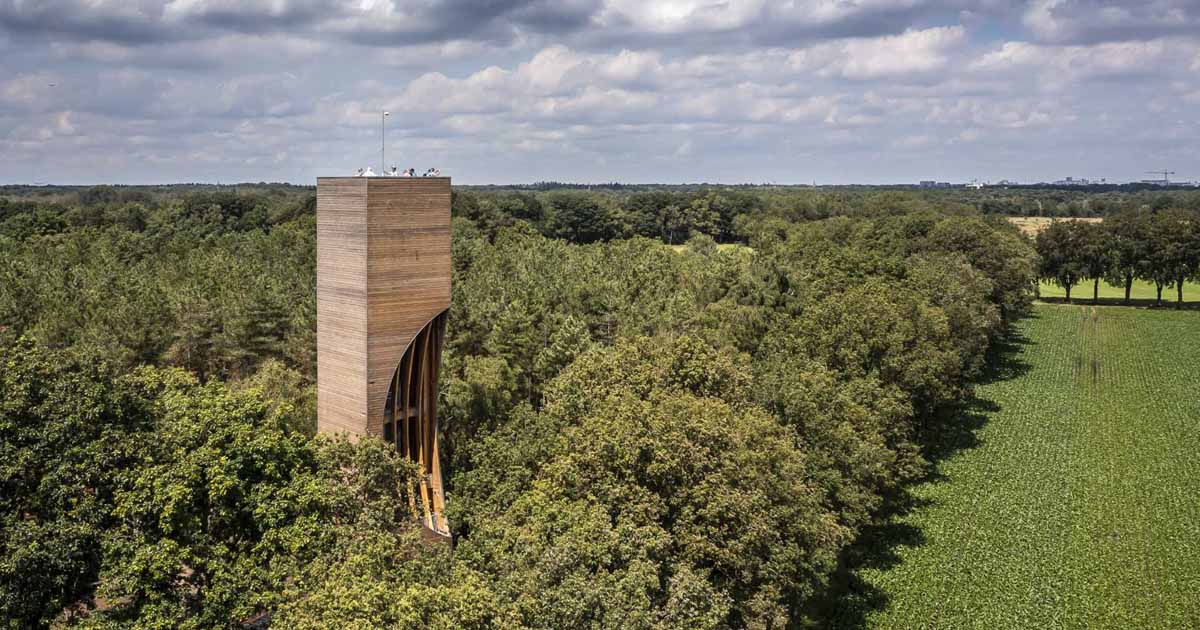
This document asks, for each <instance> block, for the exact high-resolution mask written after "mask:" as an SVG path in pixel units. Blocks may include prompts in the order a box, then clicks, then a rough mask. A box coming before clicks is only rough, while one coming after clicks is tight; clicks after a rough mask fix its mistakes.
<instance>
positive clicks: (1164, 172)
mask: <svg viewBox="0 0 1200 630" xmlns="http://www.w3.org/2000/svg"><path fill="white" fill-rule="evenodd" d="M1146 172H1147V173H1150V174H1151V175H1162V183H1163V186H1168V185H1170V184H1171V180H1169V179H1167V176H1168V175H1174V174H1175V171H1167V170H1162V171H1146Z"/></svg>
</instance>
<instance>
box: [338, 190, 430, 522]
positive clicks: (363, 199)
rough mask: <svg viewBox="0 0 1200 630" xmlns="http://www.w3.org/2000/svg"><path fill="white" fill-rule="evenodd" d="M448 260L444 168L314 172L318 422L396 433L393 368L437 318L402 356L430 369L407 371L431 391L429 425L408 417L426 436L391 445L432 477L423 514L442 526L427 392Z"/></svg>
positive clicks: (352, 430)
mask: <svg viewBox="0 0 1200 630" xmlns="http://www.w3.org/2000/svg"><path fill="white" fill-rule="evenodd" d="M450 269H451V266H450V179H449V178H447V177H321V178H318V179H317V428H318V430H319V431H322V432H335V433H348V434H350V435H354V436H360V435H373V436H380V437H384V438H387V439H389V440H391V441H393V443H396V442H399V441H400V440H399V438H400V437H401V436H399V435H397V433H399V431H397V429H399V428H400V427H399V426H398V424H397V422H399V421H400V418H398V417H397V416H396V414H397V413H398V412H397V410H396V408H394V407H395V405H394V403H393V399H394V397H389V394H390V393H392V390H393V388H394V387H395V386H396V385H397V384H399V378H400V377H399V376H397V368H398V367H400V365H401V362H402V359H403V358H404V357H405V356H406V354H405V353H406V351H407V350H409V349H410V344H412V342H413V341H414V339H417V337H418V335H419V334H421V333H422V331H423V330H425V329H426V327H427V325H429V324H432V323H435V319H436V320H437V321H436V325H435V328H436V332H435V331H434V330H429V331H427V334H425V335H423V336H422V338H421V340H420V341H421V344H422V346H423V345H424V344H433V343H436V346H437V347H436V348H432V347H431V348H430V349H428V350H426V349H423V348H422V349H421V350H420V351H419V353H418V354H419V359H420V360H414V359H413V358H412V356H409V360H408V361H407V362H408V364H409V365H410V366H412V365H415V366H417V367H421V368H423V369H424V370H426V371H425V372H424V373H423V374H424V376H423V377H421V379H420V383H421V384H420V385H419V386H418V385H417V383H418V381H417V380H414V381H411V383H413V386H414V387H417V389H413V390H411V391H413V392H416V391H418V390H420V391H425V390H426V389H427V388H430V387H431V388H432V390H431V391H432V398H431V399H428V397H427V396H417V398H420V399H421V400H420V402H421V405H422V406H421V409H420V412H421V413H420V414H419V415H420V416H421V418H422V421H423V422H426V423H429V426H425V427H420V426H415V425H414V426H413V427H412V430H413V431H416V432H417V433H416V434H419V435H423V436H425V438H428V439H430V440H432V442H428V443H427V442H426V441H425V438H422V439H421V440H418V441H417V442H412V443H409V444H407V445H404V444H397V447H398V448H400V450H401V451H402V452H404V453H405V455H407V456H409V457H412V458H413V459H414V460H415V461H418V462H419V463H420V464H421V465H422V467H423V468H424V469H425V470H426V473H427V474H428V475H430V476H431V477H432V476H434V473H436V476H437V477H438V478H437V479H436V484H435V485H436V487H434V485H427V486H424V487H422V488H421V493H422V495H423V496H424V497H425V502H426V504H427V505H429V506H430V507H431V508H432V509H433V510H435V511H436V514H428V515H423V518H422V520H423V521H424V522H425V523H426V525H428V526H430V528H431V529H433V530H434V531H435V532H438V533H442V532H444V531H445V520H444V519H442V518H441V514H440V513H441V483H440V481H441V480H440V473H441V471H440V467H438V466H434V464H435V463H436V455H437V446H436V434H437V425H436V411H435V407H434V406H433V405H432V403H431V402H429V400H433V401H436V398H437V371H438V370H437V368H438V366H437V364H436V362H437V361H440V357H441V340H442V336H443V333H442V331H443V330H444V326H445V317H444V313H445V311H446V310H447V309H448V308H450ZM439 316H440V317H439ZM430 362H433V364H432V365H431V364H430ZM414 378H415V377H414ZM407 393H408V391H407V390H406V392H405V396H404V397H405V398H407V397H408V396H407ZM414 395H415V394H414ZM426 405H427V406H426ZM406 417H407V416H406ZM421 431H425V432H424V433H421Z"/></svg>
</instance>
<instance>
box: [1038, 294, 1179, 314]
mask: <svg viewBox="0 0 1200 630" xmlns="http://www.w3.org/2000/svg"><path fill="white" fill-rule="evenodd" d="M1038 300H1039V301H1041V302H1045V303H1046V304H1071V305H1073V306H1124V307H1126V308H1153V309H1163V310H1178V309H1182V310H1185V311H1194V310H1200V302H1189V301H1187V300H1184V302H1183V304H1182V305H1180V304H1179V303H1178V302H1176V301H1175V296H1174V294H1171V296H1170V297H1168V296H1167V295H1166V294H1165V292H1164V294H1163V301H1162V303H1161V304H1159V303H1156V302H1155V301H1154V298H1131V299H1130V300H1129V302H1128V303H1126V302H1125V299H1124V298H1107V297H1102V298H1100V299H1099V300H1097V301H1095V302H1093V301H1092V297H1091V295H1088V296H1087V297H1079V296H1075V297H1072V298H1071V301H1070V302H1067V300H1066V298H1061V297H1041V298H1038Z"/></svg>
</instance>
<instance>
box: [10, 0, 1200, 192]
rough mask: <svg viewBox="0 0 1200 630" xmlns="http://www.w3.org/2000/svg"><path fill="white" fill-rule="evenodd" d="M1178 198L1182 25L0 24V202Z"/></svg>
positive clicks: (924, 2)
mask: <svg viewBox="0 0 1200 630" xmlns="http://www.w3.org/2000/svg"><path fill="white" fill-rule="evenodd" d="M383 110H387V111H389V112H390V115H389V117H388V118H387V120H386V141H387V158H386V159H387V164H388V166H391V165H393V164H394V165H397V166H399V167H400V168H407V167H413V168H416V169H417V171H418V172H422V171H424V170H426V169H427V168H428V167H432V166H436V167H438V168H440V169H441V171H442V173H443V174H445V175H450V176H452V177H453V178H454V181H455V183H464V184H486V183H528V182H536V181H571V182H583V183H599V182H612V181H619V182H626V183H649V182H661V183H678V182H711V183H731V184H732V183H780V184H789V183H813V182H816V183H818V184H846V183H864V184H870V183H880V184H882V183H910V182H915V181H918V180H924V179H938V180H946V181H955V182H966V181H970V180H972V179H978V180H980V181H993V182H994V181H996V180H1000V179H1009V180H1015V181H1023V182H1037V181H1050V180H1054V179H1059V178H1062V177H1067V176H1073V177H1077V178H1080V177H1084V178H1096V179H1099V178H1107V179H1109V180H1110V181H1114V180H1115V181H1129V180H1138V179H1149V178H1154V177H1158V176H1155V175H1149V174H1146V171H1150V170H1162V169H1170V170H1173V171H1176V172H1177V175H1176V176H1174V178H1175V179H1182V180H1188V179H1192V180H1196V179H1200V0H1143V1H1139V2H1116V1H1112V0H1028V1H1023V2H1022V1H1017V0H779V1H768V0H661V1H655V0H443V1H438V0H354V1H337V0H171V1H169V2H161V1H158V2H156V1H152V0H0V183H40V182H46V183H58V184H92V183H122V184H138V183H170V182H224V183H232V182H244V181H288V182H293V183H299V184H312V183H313V182H314V178H316V177H317V176H319V175H320V176H325V175H348V174H351V173H353V172H354V171H355V170H356V169H358V168H360V167H365V166H372V167H374V168H375V169H376V170H378V169H379V163H380V136H381V128H380V121H381V112H382V111H383Z"/></svg>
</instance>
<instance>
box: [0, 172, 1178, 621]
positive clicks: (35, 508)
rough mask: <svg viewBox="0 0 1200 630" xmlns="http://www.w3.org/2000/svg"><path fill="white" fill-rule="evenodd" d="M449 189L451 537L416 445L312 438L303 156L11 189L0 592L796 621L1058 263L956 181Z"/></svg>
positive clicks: (349, 614)
mask: <svg viewBox="0 0 1200 630" xmlns="http://www.w3.org/2000/svg"><path fill="white" fill-rule="evenodd" d="M31 191H32V192H31ZM43 193H45V194H43ZM958 194H959V193H958V191H955V195H958ZM1039 194H1040V193H1039ZM1045 194H1046V195H1049V196H1051V197H1052V196H1053V195H1057V194H1059V193H1058V192H1048V193H1045ZM1115 195H1116V196H1115V197H1114V199H1115V200H1116V201H1113V203H1114V204H1116V205H1114V206H1113V208H1114V210H1113V212H1116V211H1117V209H1118V208H1117V206H1119V207H1120V208H1119V209H1121V210H1123V211H1130V212H1132V211H1134V210H1137V209H1142V210H1141V211H1142V212H1146V213H1154V214H1156V215H1157V214H1159V213H1163V214H1169V213H1174V212H1185V211H1194V209H1195V207H1196V203H1197V201H1196V197H1195V195H1194V193H1191V194H1189V193H1171V194H1163V193H1141V192H1138V193H1130V194H1126V193H1115ZM1100 200H1101V197H1095V198H1087V199H1084V200H1083V201H1081V202H1080V203H1085V205H1086V207H1089V208H1093V209H1094V208H1097V207H1100V206H1099V205H1097V204H1100V203H1101V201H1100ZM1076 201H1078V200H1072V199H1064V200H1063V201H1061V202H1059V203H1062V204H1067V205H1069V204H1071V203H1075V202H1076ZM1105 203H1108V202H1105ZM1056 207H1060V206H1056ZM1105 207H1107V206H1105ZM1091 211H1092V210H1089V212H1091ZM1101 212H1102V213H1107V211H1101ZM453 213H454V215H455V218H454V235H453V256H454V284H453V305H452V309H451V314H450V323H449V327H448V331H447V340H446V355H445V359H444V368H443V370H444V371H443V379H442V385H441V392H440V409H439V411H440V414H441V416H442V420H443V430H444V435H443V437H442V439H443V445H444V449H445V457H446V466H447V471H448V477H447V480H446V489H447V495H448V510H449V514H448V515H449V518H450V520H451V525H452V528H453V530H454V534H455V545H454V548H453V549H450V548H449V547H447V546H445V545H436V544H429V543H427V542H425V541H424V539H423V538H422V537H421V535H420V532H419V530H418V528H417V526H416V525H415V523H413V522H412V521H411V520H410V518H409V517H408V515H409V514H410V508H409V505H410V503H409V502H410V500H412V498H411V497H410V496H409V495H408V488H409V485H410V484H409V480H410V479H411V478H412V475H414V474H415V472H414V469H413V468H412V467H410V466H409V465H408V464H407V463H406V462H404V461H401V460H400V459H399V458H397V457H396V456H395V455H394V454H392V453H391V452H390V451H389V450H388V449H387V447H386V446H385V445H384V444H382V443H381V442H378V441H376V440H371V439H367V440H361V441H359V442H356V443H349V442H347V441H345V440H341V439H336V438H328V437H322V436H317V437H314V436H313V433H314V428H315V404H314V403H315V400H314V398H315V392H314V386H313V383H314V380H315V353H316V344H315V268H314V263H315V253H316V251H315V250H316V248H315V217H314V200H313V194H312V190H311V189H304V188H300V187H285V186H270V185H263V186H247V187H241V188H239V189H236V190H235V189H231V188H228V187H220V188H218V187H203V186H197V187H188V188H153V187H147V188H140V187H98V188H90V189H82V190H69V189H63V190H55V191H38V190H37V189H19V190H18V189H11V190H10V189H6V190H4V191H0V365H2V366H3V367H2V372H0V619H4V620H7V624H8V627H12V628H31V627H32V628H38V627H47V626H49V625H50V624H52V623H57V624H60V625H66V626H76V627H85V628H116V627H146V628H227V627H231V628H236V627H242V626H244V625H248V624H254V623H269V625H270V627H272V628H333V627H336V628H381V627H395V628H547V629H550V628H569V627H589V628H662V629H666V628H714V629H716V628H763V629H767V628H795V627H805V626H807V625H810V624H815V623H819V622H820V610H821V609H822V608H823V606H822V604H821V603H822V602H823V601H824V600H826V599H827V598H828V597H830V596H831V589H830V583H831V579H832V578H833V576H834V575H835V574H837V573H838V572H839V571H840V570H841V569H842V568H843V567H844V566H845V565H846V564H847V563H848V562H852V558H853V555H854V549H855V545H856V543H857V542H859V541H860V539H861V537H862V535H863V532H864V531H865V530H867V529H868V528H870V527H871V525H872V524H873V523H875V522H876V521H877V520H878V519H880V518H882V515H884V514H886V513H888V511H889V510H890V509H892V506H894V505H896V504H897V503H902V502H903V501H904V497H905V489H906V487H907V486H908V485H909V484H911V483H913V482H915V481H917V480H920V479H922V478H925V477H927V476H928V475H929V474H931V471H932V470H933V465H934V462H933V460H934V459H935V454H936V449H935V448H933V445H936V444H937V443H939V436H940V435H942V434H944V433H945V432H947V431H949V432H955V431H961V430H962V428H961V427H959V426H957V424H956V423H958V422H959V418H960V415H959V414H958V413H957V410H958V409H959V408H960V406H961V405H962V404H963V402H964V400H965V399H966V397H967V396H968V393H969V391H970V389H971V387H972V383H973V382H974V381H975V380H976V379H977V378H978V377H979V375H980V374H981V372H982V370H983V367H984V365H985V362H986V360H987V356H988V351H989V347H990V346H991V345H992V344H993V342H994V341H996V340H997V339H999V338H1000V337H1001V336H1003V335H1004V334H1005V331H1006V327H1007V324H1008V323H1009V322H1011V321H1013V320H1014V319H1016V318H1019V317H1021V316H1022V315H1023V313H1025V312H1026V310H1027V309H1028V307H1029V305H1030V303H1031V301H1032V299H1033V292H1034V287H1035V286H1036V281H1037V278H1038V276H1039V273H1040V274H1042V275H1045V274H1047V273H1048V271H1047V269H1048V268H1047V267H1046V266H1045V262H1044V261H1041V260H1039V257H1038V255H1037V252H1036V250H1035V246H1034V243H1033V241H1032V240H1030V239H1029V238H1027V237H1025V236H1022V235H1021V234H1020V232H1019V231H1018V230H1017V229H1016V228H1015V227H1014V226H1012V225H1011V224H1010V223H1009V222H1008V221H1006V220H1005V219H1004V218H1003V217H1001V216H989V214H995V213H994V212H993V210H992V209H989V208H985V207H981V203H979V202H977V201H972V200H971V199H970V198H959V197H957V196H945V197H930V196H927V195H924V194H921V193H915V192H903V191H861V190H833V191H825V190H823V189H794V190H781V189H763V190H758V189H721V188H712V189H696V190H692V189H686V190H677V189H670V188H661V189H632V190H626V189H605V190H550V191H540V190H471V189H460V190H458V191H457V192H456V194H455V197H454V204H453ZM1064 214H1069V212H1064ZM1172 216H1175V215H1172ZM1056 225H1057V224H1056ZM1056 229H1058V228H1056ZM718 243H737V244H738V245H736V246H732V247H718ZM679 244H684V246H682V247H678V246H676V247H672V245H679ZM1082 277H1090V276H1082Z"/></svg>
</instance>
